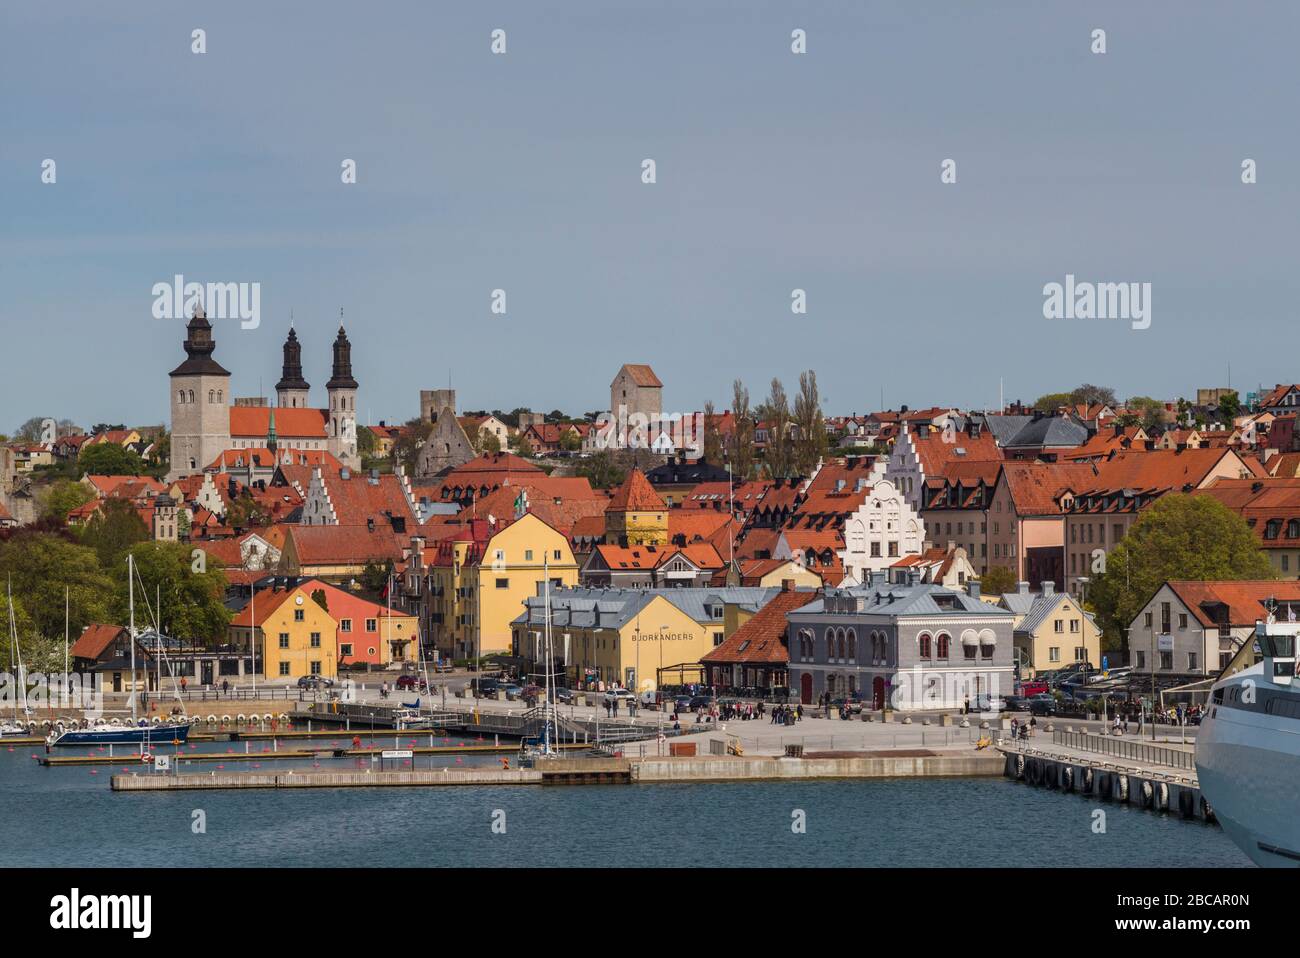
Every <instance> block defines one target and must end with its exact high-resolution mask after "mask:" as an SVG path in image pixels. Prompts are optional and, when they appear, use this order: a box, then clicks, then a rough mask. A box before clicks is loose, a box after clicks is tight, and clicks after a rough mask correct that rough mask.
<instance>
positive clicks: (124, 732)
mask: <svg viewBox="0 0 1300 958" xmlns="http://www.w3.org/2000/svg"><path fill="white" fill-rule="evenodd" d="M189 734H190V724H189V723H186V724H183V725H141V726H138V727H136V728H114V729H96V728H87V729H69V730H68V731H66V732H63V733H62V734H61V735H59V736H58V737H57V738H55V740H54V741H53V742H51V743H50V744H51V745H54V746H67V745H167V744H170V743H172V742H184V741H185V740H186V739H187V738H188V737H189Z"/></svg>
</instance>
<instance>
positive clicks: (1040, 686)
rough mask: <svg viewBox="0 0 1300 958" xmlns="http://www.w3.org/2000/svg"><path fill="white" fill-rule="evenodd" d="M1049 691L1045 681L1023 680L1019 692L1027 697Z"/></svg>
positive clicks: (1044, 693)
mask: <svg viewBox="0 0 1300 958" xmlns="http://www.w3.org/2000/svg"><path fill="white" fill-rule="evenodd" d="M1050 691H1051V689H1049V688H1048V687H1047V683H1046V682H1025V683H1024V684H1022V685H1021V686H1020V694H1021V695H1022V696H1023V697H1024V698H1027V699H1030V698H1033V697H1034V696H1035V695H1046V694H1047V693H1048V692H1050Z"/></svg>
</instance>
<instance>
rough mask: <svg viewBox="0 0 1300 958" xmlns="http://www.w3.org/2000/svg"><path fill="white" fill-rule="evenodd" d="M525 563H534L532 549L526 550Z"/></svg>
mask: <svg viewBox="0 0 1300 958" xmlns="http://www.w3.org/2000/svg"><path fill="white" fill-rule="evenodd" d="M524 561H525V562H532V561H533V550H532V549H525V550H524Z"/></svg>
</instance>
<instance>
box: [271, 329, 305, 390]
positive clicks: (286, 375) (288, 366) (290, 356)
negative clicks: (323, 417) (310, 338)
mask: <svg viewBox="0 0 1300 958" xmlns="http://www.w3.org/2000/svg"><path fill="white" fill-rule="evenodd" d="M310 393H311V386H310V385H308V383H307V380H305V379H303V378H302V344H300V343H299V342H298V334H297V333H296V332H295V331H294V328H293V327H292V326H290V327H289V338H288V339H286V340H285V341H284V367H283V369H282V370H281V373H280V381H279V382H278V383H276V384H275V398H276V403H277V404H278V405H281V406H289V407H291V408H294V409H305V408H306V407H307V402H308V396H309V394H310Z"/></svg>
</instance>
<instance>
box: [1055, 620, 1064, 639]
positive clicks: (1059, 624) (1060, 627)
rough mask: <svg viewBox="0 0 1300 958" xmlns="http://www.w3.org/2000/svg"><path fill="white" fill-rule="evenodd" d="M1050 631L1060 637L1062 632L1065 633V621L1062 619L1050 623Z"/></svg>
mask: <svg viewBox="0 0 1300 958" xmlns="http://www.w3.org/2000/svg"><path fill="white" fill-rule="evenodd" d="M1052 631H1053V632H1055V633H1056V634H1057V635H1060V634H1061V633H1062V632H1064V631H1065V620H1064V619H1057V620H1056V621H1055V622H1053V623H1052Z"/></svg>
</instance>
